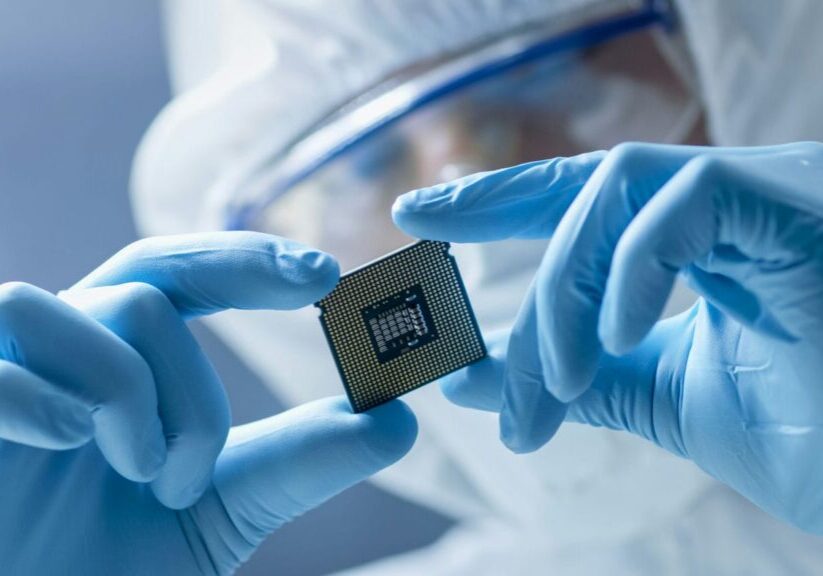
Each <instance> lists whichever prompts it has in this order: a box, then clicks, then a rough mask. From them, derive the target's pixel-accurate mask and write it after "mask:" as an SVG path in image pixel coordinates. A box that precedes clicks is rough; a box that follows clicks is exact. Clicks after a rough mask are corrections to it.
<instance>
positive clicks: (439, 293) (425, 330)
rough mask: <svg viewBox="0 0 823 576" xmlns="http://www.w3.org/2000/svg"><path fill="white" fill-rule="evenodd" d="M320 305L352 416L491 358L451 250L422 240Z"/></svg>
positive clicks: (348, 279) (349, 277)
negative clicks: (478, 361) (482, 359)
mask: <svg viewBox="0 0 823 576" xmlns="http://www.w3.org/2000/svg"><path fill="white" fill-rule="evenodd" d="M315 305H316V306H317V307H318V308H320V323H321V324H322V326H323V330H324V332H325V333H326V339H327V340H328V342H329V346H330V347H331V350H332V354H333V356H334V359H335V362H336V363H337V369H338V370H339V372H340V376H341V378H342V380H343V385H344V386H345V388H346V393H347V394H348V397H349V401H350V402H351V405H352V408H353V409H354V411H355V412H363V411H365V410H368V409H369V408H373V407H374V406H377V405H379V404H383V403H384V402H388V401H389V400H392V399H394V398H397V397H398V396H400V395H402V394H405V393H406V392H409V391H411V390H414V389H415V388H419V387H420V386H422V385H424V384H427V383H428V382H431V381H432V380H436V379H437V378H440V377H441V376H445V375H446V374H448V373H449V372H453V371H455V370H458V369H459V368H463V367H464V366H466V365H468V364H471V363H472V362H475V361H477V360H480V359H481V358H484V357H485V356H486V348H485V346H484V344H483V339H482V337H481V335H480V330H479V328H478V326H477V320H476V319H475V317H474V312H472V309H471V304H470V303H469V299H468V296H467V295H466V289H465V287H464V286H463V281H462V279H461V278H460V272H459V270H458V269H457V262H456V261H455V260H454V257H453V256H452V255H451V254H450V253H449V243H448V242H434V241H429V240H423V241H420V242H417V243H415V244H411V245H410V246H406V247H405V248H401V249H400V250H397V251H396V252H392V253H391V254H388V255H387V256H384V257H383V258H381V259H379V260H376V261H374V262H371V263H369V264H366V265H365V266H362V267H360V268H358V269H356V270H353V271H351V272H349V273H348V274H345V275H344V276H343V277H341V278H340V283H339V284H338V285H337V287H336V288H335V289H334V290H333V291H332V292H331V293H330V294H328V295H327V296H326V297H325V298H323V299H322V300H320V301H319V302H317V303H316V304H315Z"/></svg>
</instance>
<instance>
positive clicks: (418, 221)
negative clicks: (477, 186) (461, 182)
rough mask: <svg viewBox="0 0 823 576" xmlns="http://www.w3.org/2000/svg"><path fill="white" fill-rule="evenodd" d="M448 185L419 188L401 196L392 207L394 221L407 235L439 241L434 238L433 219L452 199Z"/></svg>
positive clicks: (450, 188)
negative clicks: (445, 203)
mask: <svg viewBox="0 0 823 576" xmlns="http://www.w3.org/2000/svg"><path fill="white" fill-rule="evenodd" d="M451 191H452V187H451V185H450V184H448V183H444V184H438V185H436V186H430V187H428V188H419V189H417V190H412V191H410V192H406V193H405V194H403V195H401V196H399V197H398V198H397V199H396V200H395V201H394V204H393V205H392V219H393V220H394V223H395V225H396V226H397V227H398V228H400V230H402V231H403V232H405V233H406V234H408V235H410V236H413V237H416V238H427V239H430V240H439V239H442V238H435V237H433V236H432V232H433V230H432V228H431V225H430V224H431V218H432V215H433V214H435V213H436V212H437V211H438V210H439V209H441V208H442V206H443V204H444V202H446V201H448V199H449V198H450V197H451Z"/></svg>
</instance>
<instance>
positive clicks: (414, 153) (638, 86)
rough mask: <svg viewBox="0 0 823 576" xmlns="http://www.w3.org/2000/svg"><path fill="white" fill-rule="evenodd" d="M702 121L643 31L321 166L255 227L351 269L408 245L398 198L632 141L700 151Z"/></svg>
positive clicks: (549, 64) (518, 75) (402, 127)
mask: <svg viewBox="0 0 823 576" xmlns="http://www.w3.org/2000/svg"><path fill="white" fill-rule="evenodd" d="M701 120H702V117H701V115H700V112H699V108H698V107H697V106H696V100H695V99H694V98H692V95H691V94H690V92H689V90H688V89H687V87H686V86H685V85H684V83H683V82H682V81H681V80H680V78H679V77H678V76H677V75H676V74H675V72H674V71H673V70H672V68H671V67H670V65H669V64H668V62H667V61H666V60H665V59H664V57H663V55H662V54H661V52H660V49H659V46H658V43H657V42H656V41H655V39H654V38H653V37H652V34H651V33H649V32H639V33H635V34H632V35H630V36H627V37H624V38H622V39H619V40H616V41H612V42H611V43H608V44H604V45H600V46H597V47H595V48H590V49H588V50H585V51H581V52H577V53H566V54H563V55H561V56H556V57H550V58H546V59H543V60H541V61H538V62H535V63H531V64H527V65H523V66H520V67H518V68H516V69H514V70H511V71H509V72H507V73H505V74H502V75H499V76H497V77H494V78H492V79H489V80H486V81H483V82H480V83H478V84H476V85H474V86H471V87H469V88H466V89H463V90H461V91H458V92H456V93H454V94H452V95H451V96H449V97H446V98H440V99H439V100H436V101H435V102H433V103H431V104H429V105H427V106H426V107H424V108H423V109H421V110H419V111H417V112H415V113H413V114H411V115H409V116H406V117H404V118H403V119H402V120H400V121H399V122H396V123H394V124H392V125H390V126H389V127H387V128H384V129H382V130H380V131H378V132H376V133H375V134H373V135H371V136H369V137H367V138H366V139H364V140H363V141H362V142H360V143H359V144H357V145H356V146H355V147H353V148H352V149H350V150H348V151H347V152H345V153H343V154H342V155H341V156H338V157H337V158H335V159H334V160H332V161H330V162H328V163H326V164H325V165H324V166H323V167H322V168H321V169H319V170H318V171H317V172H315V173H314V174H313V175H312V176H311V177H309V178H308V179H306V180H304V181H302V182H301V183H299V184H298V185H296V186H294V187H293V188H292V189H290V190H289V191H288V192H287V193H286V194H284V195H283V196H281V197H280V198H278V199H277V200H276V201H274V202H272V203H271V204H269V206H268V207H267V208H266V209H265V210H264V211H263V212H262V213H261V214H260V215H259V217H258V218H257V219H256V224H255V227H257V228H258V229H260V230H263V231H266V232H271V233H274V234H278V235H281V236H286V237H289V238H293V239H296V240H299V241H301V242H305V243H307V244H309V245H312V246H315V247H317V248H320V249H322V250H327V251H329V252H331V253H333V254H335V256H337V258H338V259H339V260H340V262H341V265H342V267H343V269H344V270H346V269H350V268H352V267H354V266H358V265H360V264H363V263H365V262H367V261H369V260H371V259H373V258H376V257H378V256H381V255H382V254H385V253H386V252H389V251H391V250H394V249H396V248H398V247H400V246H402V245H404V244H407V243H409V242H410V241H411V240H412V239H411V238H409V237H407V236H405V235H404V234H402V233H401V232H400V231H399V230H397V229H396V228H395V226H394V224H393V223H392V220H391V206H392V203H393V202H394V200H395V198H396V197H397V196H398V195H400V194H402V193H403V192H406V191H408V190H412V189H415V188H419V187H423V186H429V185H432V184H434V183H436V182H440V181H444V180H450V179H453V178H457V177H460V176H463V175H465V174H469V173H472V172H478V171H483V170H492V169H496V168H502V167H504V166H509V165H514V164H519V163H523V162H529V161H533V160H539V159H544V158H550V157H554V156H568V155H573V154H578V153H581V152H586V151H589V150H593V149H601V148H609V147H611V146H614V145H615V144H617V143H619V142H622V141H626V140H643V141H658V142H660V141H662V142H672V143H680V142H691V143H700V142H702V141H703V140H704V138H703V136H702V126H701Z"/></svg>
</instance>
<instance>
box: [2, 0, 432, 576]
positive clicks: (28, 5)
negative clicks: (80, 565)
mask: <svg viewBox="0 0 823 576" xmlns="http://www.w3.org/2000/svg"><path fill="white" fill-rule="evenodd" d="M162 42H163V39H162V34H161V25H160V16H159V2H158V1H157V0H153V1H141V2H107V1H106V0H74V1H72V2H64V1H60V0H27V1H25V2H2V3H0V282H5V281H9V280H23V281H27V282H31V283H34V284H38V285H40V286H42V287H44V288H47V289H49V290H54V291H56V290H59V289H61V288H64V287H66V286H68V285H70V284H72V283H73V282H74V281H76V280H77V279H78V278H80V277H81V276H82V275H83V274H85V273H86V272H87V271H88V270H90V269H92V268H93V267H95V266H96V265H97V264H98V263H99V262H101V261H102V260H103V259H105V258H106V257H107V256H109V255H110V254H112V253H113V252H115V251H116V250H117V249H119V248H120V247H122V246H123V245H125V244H127V243H129V242H131V241H132V240H133V239H135V237H136V234H135V231H134V227H133V225H132V221H131V216H130V213H129V203H128V193H127V185H128V176H129V169H130V164H131V157H132V154H133V153H134V149H135V147H136V145H137V143H138V141H139V139H140V136H141V134H142V133H143V131H144V130H145V129H146V127H147V126H148V124H149V122H151V119H152V118H153V117H154V115H155V114H156V113H157V112H158V111H159V110H160V108H161V107H162V106H163V104H164V103H165V102H166V101H167V100H168V98H169V88H168V83H167V78H166V74H165V58H164V53H163V44H162ZM195 329H196V331H197V335H198V337H199V338H200V339H201V341H202V342H203V345H204V347H205V348H206V350H207V352H208V353H209V354H210V356H211V358H212V359H213V361H214V362H215V364H216V366H217V368H218V370H219V371H220V373H221V375H222V376H223V378H224V381H225V382H226V386H227V388H228V390H229V394H230V396H231V400H232V406H233V411H234V416H235V421H236V422H238V423H239V422H244V421H248V420H252V419H256V418H260V417H264V416H267V415H270V414H271V413H274V412H276V411H278V410H279V409H280V407H279V405H278V403H277V401H276V399H274V398H273V397H272V396H271V395H270V394H269V393H268V392H267V391H266V390H265V389H264V388H263V387H262V385H261V384H260V383H259V382H258V381H257V380H256V379H255V377H254V376H253V375H252V374H250V373H249V372H248V371H247V370H246V369H245V368H244V367H243V366H242V365H241V364H240V363H239V362H238V361H237V360H236V359H235V358H234V357H233V356H232V354H231V353H230V352H229V351H228V350H227V349H226V348H225V347H223V346H222V345H221V344H220V343H219V342H218V341H217V340H216V339H215V338H214V337H213V336H212V335H211V334H209V333H208V332H207V331H206V330H205V329H203V328H202V327H196V328H195ZM32 521H36V519H34V518H33V519H32ZM447 527H448V522H447V521H446V520H445V519H443V518H440V517H438V516H435V515H433V514H431V513H429V512H426V511H424V510H421V509H419V508H416V507H413V506H411V505H408V504H406V503H404V502H401V501H399V500H397V499H396V498H393V497H391V496H389V495H387V494H385V493H383V492H380V491H379V490H377V489H375V488H373V487H371V486H369V485H361V486H359V487H356V488H354V489H352V490H350V491H348V492H347V493H345V494H343V495H342V496H340V497H338V498H337V499H335V500H333V501H332V502H331V503H329V504H327V505H326V506H324V507H322V508H321V509H319V510H317V511H315V512H312V513H310V514H308V515H306V516H305V517H303V518H301V519H299V520H298V521H296V522H294V523H293V524H291V525H289V526H287V527H286V528H285V529H283V530H281V531H280V532H278V533H277V534H275V536H274V537H272V538H271V539H269V541H268V543H267V544H266V545H265V546H264V548H263V549H262V550H261V551H260V552H258V554H257V555H256V556H255V557H254V558H253V560H252V561H251V562H250V563H249V564H248V565H247V566H246V567H244V569H243V570H241V574H245V575H246V576H249V575H257V574H272V573H275V574H278V575H281V576H282V575H298V574H299V575H301V576H309V575H312V574H324V573H327V572H329V571H333V570H336V569H340V568H344V567H348V566H352V565H356V564H359V563H361V562H363V561H366V560H368V559H371V558H376V557H380V556H384V555H387V554H392V553H397V552H400V551H403V550H407V549H409V548H413V547H416V546H421V545H423V544H425V543H427V542H430V541H432V540H434V539H435V538H437V536H438V535H440V534H441V533H442V532H443V531H444V530H445V529H446V528H447Z"/></svg>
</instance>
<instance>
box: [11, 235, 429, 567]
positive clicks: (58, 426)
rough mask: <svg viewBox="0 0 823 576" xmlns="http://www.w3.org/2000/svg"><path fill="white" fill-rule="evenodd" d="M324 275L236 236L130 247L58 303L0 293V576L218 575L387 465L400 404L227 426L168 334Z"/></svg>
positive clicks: (299, 251) (334, 272) (310, 254)
mask: <svg viewBox="0 0 823 576" xmlns="http://www.w3.org/2000/svg"><path fill="white" fill-rule="evenodd" d="M337 278H338V267H337V264H336V262H335V261H334V260H333V259H332V258H331V257H329V256H328V255H326V254H323V253H321V252H318V251H316V250H311V249H309V248H306V247H303V246H301V245H299V244H296V243H293V242H289V241H286V240H282V239H279V238H276V237H272V236H268V235H264V234H256V233H245V232H236V233H219V234H206V235H192V236H180V237H165V238H155V239H149V240H144V241H141V242H138V243H136V244H133V245H132V246H130V247H128V248H126V249H125V250H123V251H121V252H120V253H119V254H117V255H116V256H114V257H113V258H112V259H110V260H109V261H108V262H106V263H105V264H104V265H103V266H101V267H100V268H98V269H97V270H96V271H94V272H93V273H92V274H90V275H89V276H87V277H86V278H85V279H83V280H82V281H81V282H80V283H79V284H77V285H76V286H75V287H73V288H72V289H70V290H68V291H67V292H64V293H61V294H60V296H59V297H56V296H54V295H52V294H49V293H48V292H45V291H43V290H40V289H38V288H35V287H33V286H30V285H26V284H20V283H15V284H5V285H3V286H2V287H0V439H2V440H0V568H1V569H0V571H2V573H3V574H8V575H18V574H19V575H31V574H57V575H59V574H84V575H95V574H101V575H103V574H106V575H108V574H147V575H148V574H151V575H156V574H175V575H179V574H228V573H231V572H233V571H234V569H236V568H237V567H238V566H239V565H240V564H241V563H242V562H243V560H245V559H246V558H248V557H249V556H250V555H251V553H252V552H253V551H254V549H255V548H256V547H257V545H258V544H259V543H260V542H261V541H262V540H263V539H264V538H265V537H266V535H267V534H269V533H270V532H271V531H273V530H275V529H276V528H278V527H279V526H281V525H282V524H283V523H285V522H288V521H289V520H291V519H292V518H294V517H296V516H298V515H300V514H302V513H303V512H305V511H306V510H308V509H310V508H312V507H314V506H317V505H319V504H320V503H322V502H323V501H325V500H326V499H328V498H330V497H332V496H334V495H335V494H337V493H339V492H341V491H342V490H344V489H346V488H347V487H349V486H351V485H353V484H355V483H357V482H359V481H361V480H363V479H364V478H366V477H368V476H369V475H371V474H373V473H375V472H377V471H378V470H380V469H382V468H384V467H386V466H388V465H390V464H392V463H393V462H395V461H396V460H397V459H399V458H400V457H401V456H403V455H404V454H405V453H406V451H407V450H408V449H409V448H410V447H411V444H412V443H413V441H414V438H415V434H416V423H415V420H414V417H413V416H412V414H411V413H410V411H409V410H408V409H407V408H406V407H405V406H404V405H403V404H402V403H400V402H393V403H390V404H386V405H384V406H382V407H379V408H376V409H374V410H372V411H370V412H368V413H365V414H353V413H351V411H350V409H349V407H348V404H347V402H346V401H345V400H344V399H342V398H336V399H328V400H321V401H318V402H314V403H311V404H308V405H305V406H302V407H300V408H297V409H294V410H291V411H289V412H286V413H284V414H280V415H277V416H274V417H271V418H268V419H265V420H261V421H259V422H255V423H253V424H248V425H245V426H241V427H238V428H234V429H232V430H231V431H230V432H229V425H230V416H229V410H228V405H227V402H226V398H225V394H224V392H223V388H222V385H221V383H220V381H219V379H218V377H217V375H216V374H215V372H214V370H213V369H212V367H211V366H210V364H209V362H208V360H207V358H206V357H205V355H204V354H203V352H202V351H201V350H200V348H199V347H198V345H197V343H196V342H195V340H194V338H193V336H192V335H191V334H190V333H189V331H188V329H187V327H186V325H185V320H186V319H188V318H193V317H195V316H198V315H202V314H209V313H212V312H217V311H219V310H223V309H226V308H241V309H263V308H269V309H291V308H297V307H301V306H304V305H307V304H310V303H312V302H314V301H316V300H317V299H318V298H320V297H322V296H323V295H324V294H325V293H326V292H328V291H329V290H330V289H331V288H332V287H333V286H334V285H335V283H336V282H337ZM272 330H277V326H272ZM227 433H228V443H225V441H226V436H227ZM92 440H94V441H92ZM224 443H225V445H224ZM275 569H276V567H275Z"/></svg>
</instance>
